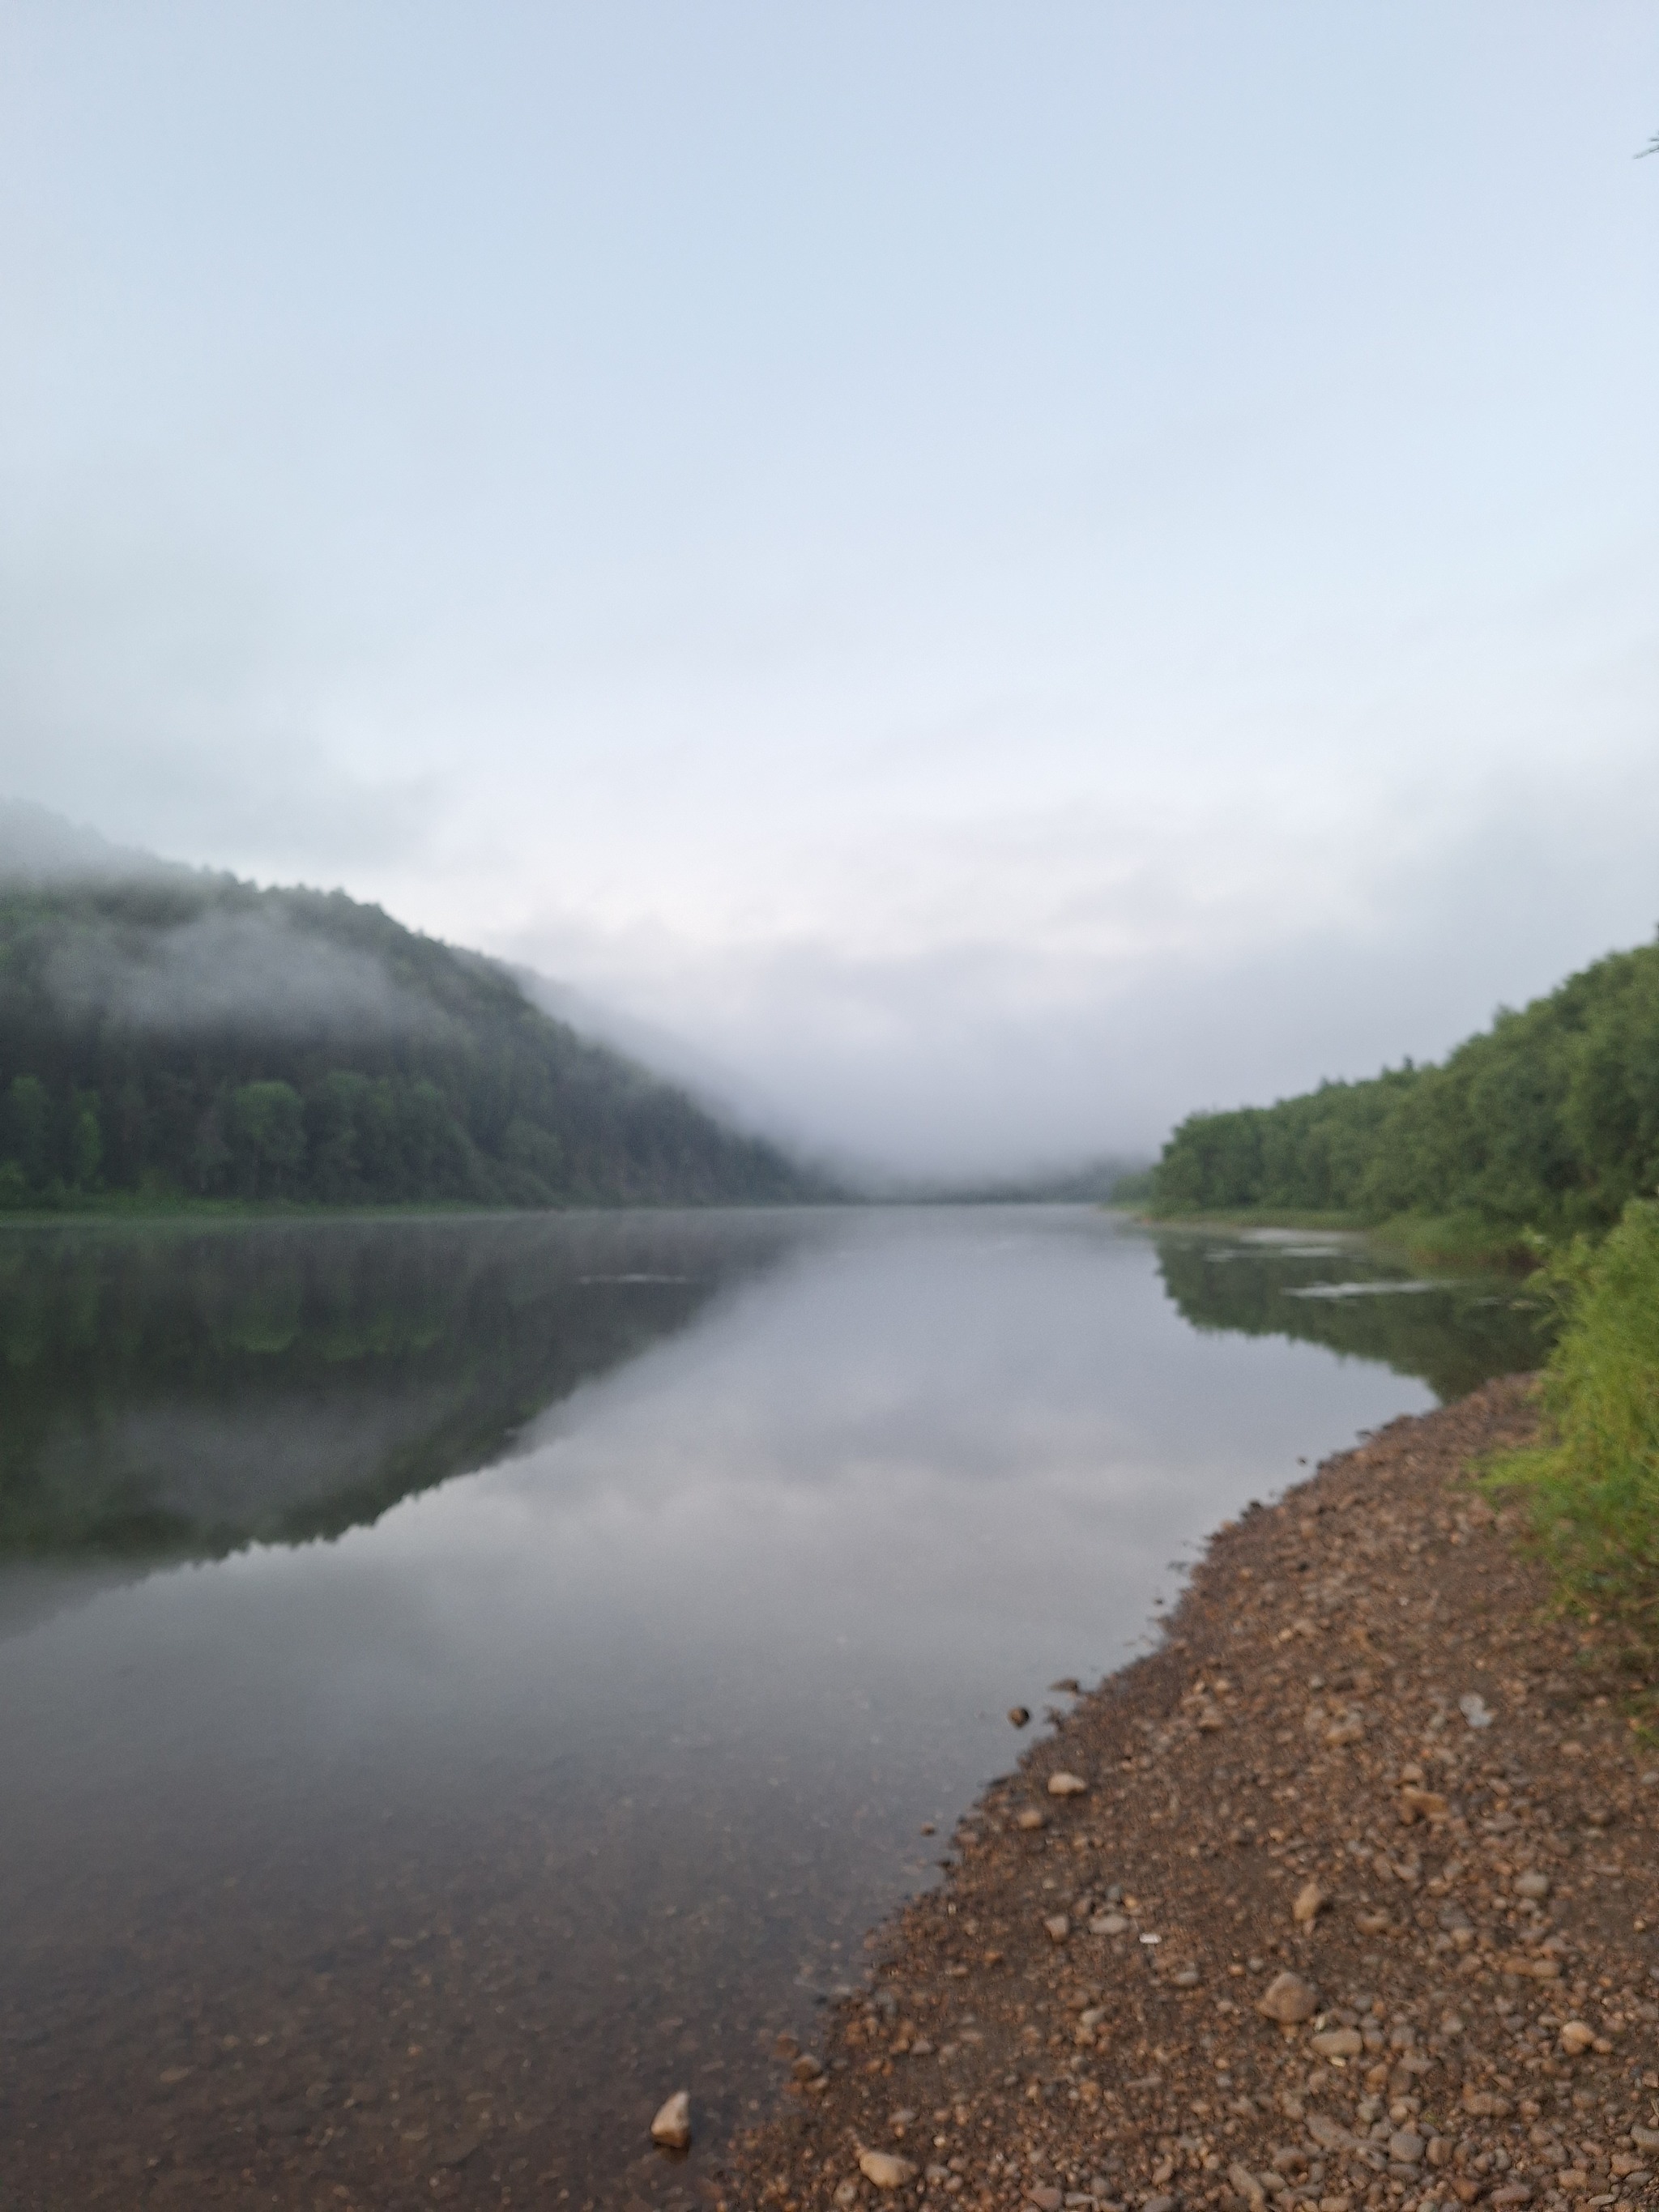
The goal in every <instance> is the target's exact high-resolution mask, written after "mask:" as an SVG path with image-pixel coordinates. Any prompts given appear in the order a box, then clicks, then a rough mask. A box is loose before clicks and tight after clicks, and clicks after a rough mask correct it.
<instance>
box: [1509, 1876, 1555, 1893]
mask: <svg viewBox="0 0 1659 2212" xmlns="http://www.w3.org/2000/svg"><path fill="white" fill-rule="evenodd" d="M1510 1887H1511V1888H1512V1889H1513V1890H1514V1892H1515V1893H1516V1896H1517V1897H1531V1898H1545V1897H1547V1896H1548V1895H1549V1893H1550V1878H1549V1876H1548V1875H1547V1874H1538V1873H1536V1872H1531V1873H1528V1874H1518V1875H1516V1877H1515V1880H1514V1881H1513V1882H1512V1883H1511V1884H1510Z"/></svg>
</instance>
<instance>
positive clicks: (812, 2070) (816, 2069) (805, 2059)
mask: <svg viewBox="0 0 1659 2212" xmlns="http://www.w3.org/2000/svg"><path fill="white" fill-rule="evenodd" d="M789 2071H790V2072H791V2073H792V2074H793V2075H794V2077H795V2079H796V2081H817V2077H818V2075H820V2074H822V2073H823V2059H821V2058H815V2057H813V2056H812V2053H811V2051H802V2053H801V2055H800V2057H799V2058H798V2059H796V2061H795V2063H794V2064H793V2066H792V2067H791V2068H790V2069H789Z"/></svg>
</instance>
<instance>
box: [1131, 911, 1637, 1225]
mask: <svg viewBox="0 0 1659 2212" xmlns="http://www.w3.org/2000/svg"><path fill="white" fill-rule="evenodd" d="M1656 1184H1659V945H1644V946H1641V947H1639V948H1638V949H1637V950H1636V951H1630V952H1620V953H1613V954H1610V955H1608V956H1607V957H1606V958H1605V959H1602V960H1600V961H1598V962H1596V963H1595V965H1594V966H1593V967H1590V968H1587V969H1584V970H1583V973H1582V974H1580V975H1574V976H1571V977H1570V978H1569V979H1568V981H1566V982H1565V983H1563V984H1561V985H1560V986H1559V988H1557V989H1556V990H1554V991H1553V992H1551V993H1550V994H1548V995H1547V997H1545V998H1541V999H1538V1000H1534V1002H1533V1003H1532V1004H1531V1005H1530V1006H1527V1007H1525V1008H1523V1009H1522V1011H1521V1012H1507V1011H1506V1012H1500V1013H1499V1014H1498V1017H1497V1018H1496V1020H1495V1021H1494V1022H1493V1023H1492V1026H1491V1028H1490V1029H1488V1030H1484V1031H1483V1032H1481V1034H1480V1035H1479V1036H1474V1037H1471V1038H1469V1039H1468V1041H1467V1042H1464V1043H1463V1044H1462V1045H1460V1046H1459V1047H1458V1048H1457V1049H1456V1050H1455V1052H1453V1053H1452V1054H1449V1057H1448V1058H1447V1059H1446V1060H1444V1061H1443V1063H1441V1064H1439V1065H1437V1066H1413V1065H1412V1064H1411V1063H1410V1062H1409V1061H1407V1063H1406V1064H1405V1065H1404V1066H1401V1067H1397V1068H1387V1069H1384V1071H1383V1073H1382V1074H1380V1075H1377V1076H1375V1077H1372V1078H1371V1079H1370V1080H1368V1081H1364V1082H1356V1083H1324V1084H1322V1085H1320V1086H1319V1088H1318V1089H1317V1090H1316V1091H1308V1092H1305V1093H1304V1094H1303V1095H1302V1096H1301V1097H1294V1098H1285V1099H1280V1100H1279V1101H1278V1102H1277V1103H1275V1104H1273V1105H1272V1106H1257V1107H1240V1108H1237V1109H1234V1110H1232V1111H1229V1112H1205V1113H1196V1114H1192V1115H1188V1118H1187V1119H1186V1120H1185V1121H1183V1122H1182V1124H1181V1126H1180V1127H1178V1128H1177V1129H1176V1131H1175V1132H1174V1133H1173V1135H1172V1136H1171V1137H1170V1139H1169V1141H1168V1143H1167V1144H1166V1145H1165V1146H1164V1152H1163V1155H1162V1158H1160V1159H1159V1161H1158V1165H1157V1167H1156V1169H1155V1170H1153V1174H1152V1191H1151V1194H1150V1204H1151V1210H1152V1212H1154V1213H1156V1214H1158V1215H1161V1216H1164V1217H1171V1218H1172V1217H1180V1216H1192V1215H1201V1214H1206V1213H1208V1214H1216V1215H1227V1216H1232V1217H1237V1216H1240V1215H1244V1216H1248V1217H1249V1218H1253V1219H1261V1218H1267V1217H1273V1218H1279V1219H1280V1220H1298V1219H1299V1220H1309V1219H1310V1218H1318V1219H1320V1220H1322V1221H1324V1222H1327V1223H1329V1222H1333V1221H1346V1222H1350V1223H1352V1224H1354V1225H1362V1226H1365V1227H1370V1228H1373V1229H1379V1230H1382V1231H1384V1232H1385V1233H1386V1234H1387V1235H1388V1236H1389V1237H1390V1239H1391V1241H1394V1242H1395V1243H1399V1244H1401V1245H1402V1246H1404V1247H1405V1248H1406V1249H1409V1250H1411V1251H1413V1252H1414V1253H1417V1254H1419V1255H1436V1256H1441V1257H1445V1258H1449V1259H1452V1260H1460V1259H1470V1258H1474V1256H1476V1255H1502V1254H1505V1253H1510V1254H1523V1253H1524V1252H1525V1251H1526V1249H1527V1244H1526V1239H1527V1237H1528V1233H1529V1232H1533V1233H1536V1234H1540V1235H1542V1236H1544V1237H1549V1238H1561V1237H1572V1236H1574V1235H1577V1234H1583V1233H1588V1234H1589V1235H1592V1236H1595V1235H1598V1234H1601V1233H1604V1232H1605V1231H1607V1230H1608V1229H1609V1228H1611V1227H1612V1225H1613V1224H1614V1223H1615V1222H1617V1221H1618V1220H1619V1218H1620V1214H1621V1212H1622V1211H1623V1209H1624V1208H1625V1206H1626V1204H1627V1203H1628V1201H1629V1200H1631V1199H1632V1198H1633V1197H1638V1196H1640V1195H1643V1194H1646V1193H1648V1192H1650V1191H1652V1190H1653V1189H1654V1188H1655V1186H1656Z"/></svg>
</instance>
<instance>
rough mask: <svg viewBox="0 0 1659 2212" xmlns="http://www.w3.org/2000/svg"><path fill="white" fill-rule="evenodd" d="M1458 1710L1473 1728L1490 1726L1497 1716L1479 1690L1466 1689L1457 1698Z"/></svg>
mask: <svg viewBox="0 0 1659 2212" xmlns="http://www.w3.org/2000/svg"><path fill="white" fill-rule="evenodd" d="M1457 1710H1458V1711H1459V1712H1460V1713H1462V1716H1463V1717H1464V1719H1465V1720H1466V1721H1467V1722H1468V1724H1469V1726H1470V1727H1471V1728H1472V1729H1486V1728H1490V1727H1491V1726H1492V1722H1493V1720H1494V1719H1495V1718H1496V1717H1497V1716H1496V1715H1495V1714H1494V1713H1493V1711H1492V1708H1491V1706H1490V1705H1487V1703H1486V1699H1484V1698H1483V1697H1482V1696H1481V1694H1480V1691H1479V1690H1466V1691H1465V1692H1464V1693H1463V1695H1462V1697H1461V1698H1460V1699H1458V1700H1457Z"/></svg>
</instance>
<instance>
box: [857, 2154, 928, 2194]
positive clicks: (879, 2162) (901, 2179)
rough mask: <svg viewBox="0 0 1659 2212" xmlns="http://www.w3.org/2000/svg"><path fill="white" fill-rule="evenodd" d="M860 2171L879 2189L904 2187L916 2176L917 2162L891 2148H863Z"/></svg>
mask: <svg viewBox="0 0 1659 2212" xmlns="http://www.w3.org/2000/svg"><path fill="white" fill-rule="evenodd" d="M859 2172H860V2173H861V2174H862V2175H863V2176H864V2178H865V2179H866V2181H873V2182H874V2183H875V2185H876V2187H877V2188H878V2189H902V2188H903V2186H904V2185H905V2183H906V2182H907V2181H914V2180H915V2178H916V2169H915V2163H914V2162H913V2161H912V2160H909V2159H908V2158H901V2157H900V2156H899V2155H898V2154H897V2152H896V2151H890V2150H861V2151H860V2153H859Z"/></svg>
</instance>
